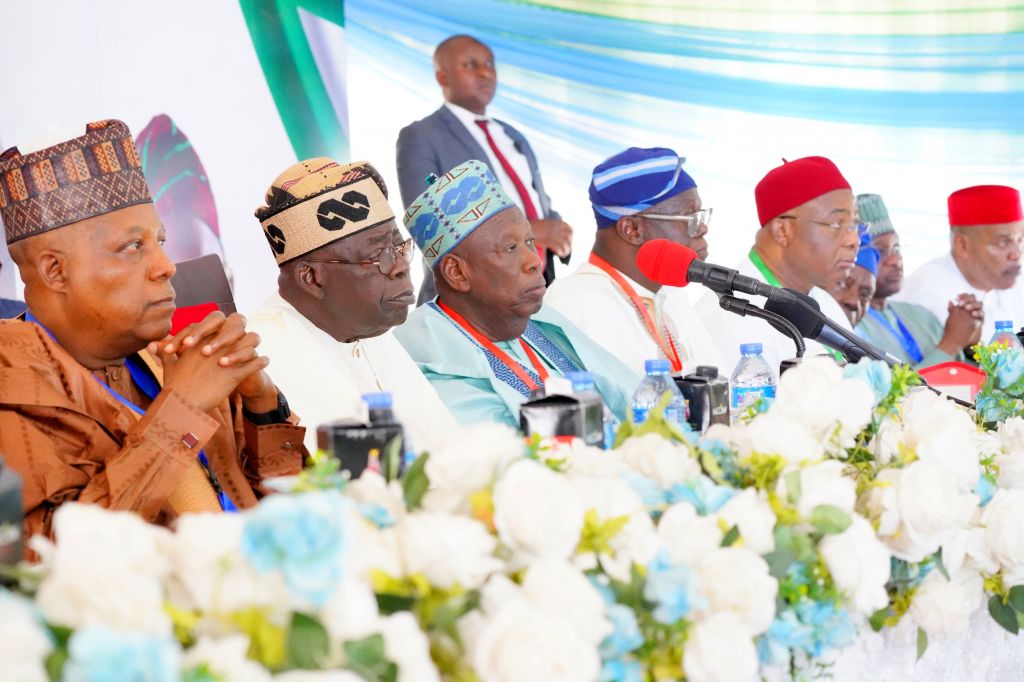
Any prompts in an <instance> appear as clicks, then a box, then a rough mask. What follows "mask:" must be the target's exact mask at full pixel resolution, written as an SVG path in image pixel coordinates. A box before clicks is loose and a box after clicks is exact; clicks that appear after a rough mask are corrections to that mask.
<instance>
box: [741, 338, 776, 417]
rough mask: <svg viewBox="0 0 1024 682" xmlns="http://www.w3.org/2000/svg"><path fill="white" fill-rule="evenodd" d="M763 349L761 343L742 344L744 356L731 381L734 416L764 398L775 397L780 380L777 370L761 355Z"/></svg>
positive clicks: (771, 398) (768, 399) (769, 399)
mask: <svg viewBox="0 0 1024 682" xmlns="http://www.w3.org/2000/svg"><path fill="white" fill-rule="evenodd" d="M762 350H763V347H762V346H761V344H759V343H744V344H741V345H740V353H741V354H742V355H743V357H741V358H740V361H739V362H738V363H736V369H734V370H733V372H732V379H731V380H730V381H729V385H730V386H731V400H730V402H731V403H732V414H733V418H736V417H739V416H740V414H742V413H743V411H744V410H746V408H747V407H749V406H751V405H754V404H756V403H757V402H758V400H760V399H762V398H763V399H765V400H767V401H771V400H774V399H775V385H776V383H778V382H777V379H776V377H775V371H774V370H773V369H772V367H771V365H769V364H768V362H767V361H766V360H765V359H764V356H763V355H761V351H762Z"/></svg>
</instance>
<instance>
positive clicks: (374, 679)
mask: <svg viewBox="0 0 1024 682" xmlns="http://www.w3.org/2000/svg"><path fill="white" fill-rule="evenodd" d="M344 651H345V667H346V668H347V669H349V670H351V671H352V672H354V673H356V674H357V675H359V676H360V677H362V678H363V679H364V680H367V682H397V680H398V666H397V665H395V664H394V663H393V662H391V661H390V660H388V658H387V655H386V654H385V651H384V638H383V637H382V636H381V635H370V636H369V637H364V638H363V639H357V640H352V641H349V642H345V644H344Z"/></svg>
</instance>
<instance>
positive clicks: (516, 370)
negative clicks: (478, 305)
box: [437, 299, 548, 391]
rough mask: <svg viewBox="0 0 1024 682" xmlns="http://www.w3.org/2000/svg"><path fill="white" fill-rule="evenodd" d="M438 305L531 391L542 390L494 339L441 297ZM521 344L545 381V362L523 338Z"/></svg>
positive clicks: (542, 380) (546, 373) (546, 376)
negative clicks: (445, 302) (482, 332)
mask: <svg viewBox="0 0 1024 682" xmlns="http://www.w3.org/2000/svg"><path fill="white" fill-rule="evenodd" d="M437 305H438V307H439V308H441V310H442V311H444V314H445V315H447V316H448V317H450V318H451V319H452V321H453V322H455V324H457V325H459V326H460V327H462V330H463V331H465V332H466V333H467V334H469V335H470V336H472V337H473V339H474V340H475V341H476V342H477V343H479V344H480V345H481V346H483V347H484V349H486V350H487V351H488V352H489V353H491V354H492V355H493V356H494V357H495V358H497V359H498V361H499V362H501V363H502V364H503V365H505V366H506V367H507V368H508V369H509V371H511V372H512V373H513V374H515V375H516V376H517V377H519V379H520V380H521V381H522V382H523V383H524V384H526V385H527V387H528V388H529V389H530V391H537V390H540V388H541V385H540V384H538V383H537V382H536V381H534V379H533V377H532V376H531V375H530V373H529V372H528V371H526V368H524V367H523V366H522V365H521V364H519V362H517V361H516V360H515V359H514V358H512V357H511V356H510V355H509V354H508V353H506V352H505V351H503V350H502V349H500V348H498V346H496V345H495V343H494V342H493V341H491V340H490V339H489V338H487V337H486V336H484V335H483V334H481V333H480V332H479V331H478V330H477V328H476V327H474V326H473V325H471V324H470V323H469V321H467V320H466V318H464V317H463V316H462V315H460V314H458V313H457V312H455V311H454V310H452V309H451V308H450V307H448V306H447V305H445V304H444V303H443V302H442V301H441V299H438V300H437ZM519 344H520V345H521V346H522V347H523V352H524V353H526V357H528V358H529V359H530V364H532V365H533V368H534V370H536V372H537V375H538V376H539V377H540V380H541V383H543V382H544V380H545V379H547V378H548V370H547V368H546V367H545V366H544V363H543V362H541V360H540V358H539V357H537V354H536V353H535V352H534V351H533V349H532V348H530V346H528V345H527V344H526V342H525V341H523V339H522V338H520V339H519Z"/></svg>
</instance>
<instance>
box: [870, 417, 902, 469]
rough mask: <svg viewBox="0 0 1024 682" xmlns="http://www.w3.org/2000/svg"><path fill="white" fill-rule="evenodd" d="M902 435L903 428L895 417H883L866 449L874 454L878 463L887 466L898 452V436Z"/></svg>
mask: <svg viewBox="0 0 1024 682" xmlns="http://www.w3.org/2000/svg"><path fill="white" fill-rule="evenodd" d="M902 436H903V428H902V427H901V426H900V423H899V422H898V421H896V420H895V419H883V420H882V423H881V424H880V425H879V427H878V433H876V434H875V437H874V438H873V439H872V440H871V443H870V444H869V446H868V449H869V450H870V451H871V454H873V455H874V456H875V458H876V459H877V460H878V463H879V464H881V465H883V466H887V465H889V464H891V463H892V462H893V461H894V460H895V459H896V458H897V457H898V456H899V452H900V438H901V437H902Z"/></svg>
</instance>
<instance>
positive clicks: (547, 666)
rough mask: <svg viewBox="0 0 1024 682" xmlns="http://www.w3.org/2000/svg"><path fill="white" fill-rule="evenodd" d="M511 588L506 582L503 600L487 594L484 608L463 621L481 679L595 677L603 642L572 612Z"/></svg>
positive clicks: (512, 681) (589, 681)
mask: <svg viewBox="0 0 1024 682" xmlns="http://www.w3.org/2000/svg"><path fill="white" fill-rule="evenodd" d="M509 591H510V590H509V588H508V587H507V586H506V588H505V589H503V590H502V592H503V597H502V598H501V599H500V600H495V599H488V598H487V596H486V594H485V597H484V600H483V601H484V613H481V612H479V611H473V612H470V614H468V615H467V616H466V617H465V618H463V619H462V620H461V621H460V623H459V624H460V632H461V633H462V636H463V640H464V641H465V642H466V647H467V651H468V657H469V661H470V663H471V665H472V666H473V669H474V670H475V671H476V673H477V675H479V677H480V680H481V682H524V681H525V680H531V681H532V680H538V681H539V680H544V682H594V680H596V679H597V676H598V672H599V671H600V667H601V661H600V657H599V656H598V653H597V647H595V646H594V645H593V644H591V643H589V642H587V641H586V640H585V639H584V638H583V637H581V636H580V634H579V633H578V632H577V630H576V628H575V627H573V624H572V623H571V622H569V621H568V620H567V619H566V618H563V617H562V616H559V615H556V614H553V613H551V612H550V611H545V610H543V609H540V608H538V607H537V606H536V604H534V603H533V602H532V601H530V600H528V599H526V598H525V597H524V596H522V595H521V594H516V593H514V591H513V593H512V594H508V593H509ZM485 592H486V588H485Z"/></svg>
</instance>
